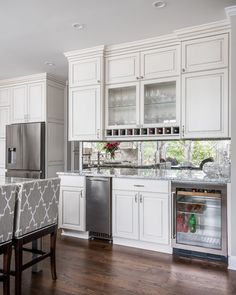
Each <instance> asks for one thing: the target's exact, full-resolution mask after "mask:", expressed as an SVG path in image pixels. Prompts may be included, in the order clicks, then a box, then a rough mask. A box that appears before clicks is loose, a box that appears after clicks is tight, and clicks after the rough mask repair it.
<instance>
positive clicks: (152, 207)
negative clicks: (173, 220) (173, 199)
mask: <svg viewBox="0 0 236 295" xmlns="http://www.w3.org/2000/svg"><path fill="white" fill-rule="evenodd" d="M168 202H169V199H168V195H166V194H161V193H153V192H142V193H139V204H140V210H139V211H140V240H141V241H145V242H153V243H158V244H166V245H168V244H169V241H170V237H169V230H168V228H169V204H168Z"/></svg>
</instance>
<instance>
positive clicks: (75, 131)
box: [65, 46, 104, 140]
mask: <svg viewBox="0 0 236 295" xmlns="http://www.w3.org/2000/svg"><path fill="white" fill-rule="evenodd" d="M103 51H104V47H103V46H100V47H95V48H93V49H90V50H88V52H85V50H80V51H75V52H69V53H66V54H65V55H66V57H67V58H68V61H69V140H101V139H102V138H103V121H104V119H103V107H104V106H103V92H104V88H103V84H104V77H103V76H104V71H103V68H104V53H103Z"/></svg>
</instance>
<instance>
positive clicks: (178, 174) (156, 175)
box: [57, 168, 230, 184]
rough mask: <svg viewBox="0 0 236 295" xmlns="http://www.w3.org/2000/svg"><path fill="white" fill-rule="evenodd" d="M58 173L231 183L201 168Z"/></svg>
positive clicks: (89, 170)
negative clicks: (200, 169)
mask: <svg viewBox="0 0 236 295" xmlns="http://www.w3.org/2000/svg"><path fill="white" fill-rule="evenodd" d="M57 174H58V175H80V176H105V177H120V178H143V179H156V180H171V181H178V182H191V183H194V182H196V183H198V182H204V183H216V184H226V183H230V179H229V178H223V177H219V178H210V177H207V176H206V174H205V173H204V172H202V171H199V170H197V171H196V170H162V171H161V170H159V169H129V168H101V169H97V168H92V169H86V170H81V171H78V170H75V171H66V172H58V173H57Z"/></svg>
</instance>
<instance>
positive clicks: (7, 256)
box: [3, 244, 12, 295]
mask: <svg viewBox="0 0 236 295" xmlns="http://www.w3.org/2000/svg"><path fill="white" fill-rule="evenodd" d="M11 254H12V244H10V245H9V246H7V249H6V252H5V253H4V256H3V274H4V281H3V294H4V295H10V267H11Z"/></svg>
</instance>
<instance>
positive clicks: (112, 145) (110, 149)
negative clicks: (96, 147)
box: [102, 142, 120, 159]
mask: <svg viewBox="0 0 236 295" xmlns="http://www.w3.org/2000/svg"><path fill="white" fill-rule="evenodd" d="M119 145H120V143H119V142H106V143H105V144H104V146H103V148H102V149H103V150H104V151H105V152H106V153H107V154H110V156H111V159H114V158H115V151H116V150H118V149H119Z"/></svg>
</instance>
